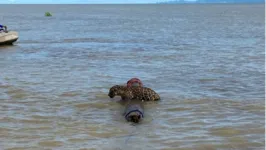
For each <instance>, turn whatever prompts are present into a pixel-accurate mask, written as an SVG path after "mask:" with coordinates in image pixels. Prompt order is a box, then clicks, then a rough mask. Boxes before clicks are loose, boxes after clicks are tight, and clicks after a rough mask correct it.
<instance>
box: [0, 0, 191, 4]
mask: <svg viewBox="0 0 266 150" xmlns="http://www.w3.org/2000/svg"><path fill="white" fill-rule="evenodd" d="M165 1H168V0H0V4H42V3H43V4H130V3H131V4H132V3H140V4H143V3H157V2H165ZM186 1H196V0H186Z"/></svg>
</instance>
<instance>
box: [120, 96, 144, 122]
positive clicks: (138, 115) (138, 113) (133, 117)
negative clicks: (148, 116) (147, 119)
mask: <svg viewBox="0 0 266 150" xmlns="http://www.w3.org/2000/svg"><path fill="white" fill-rule="evenodd" d="M128 101H129V102H128V104H127V105H126V108H125V114H124V115H125V119H126V120H127V121H129V122H134V123H139V122H140V121H141V120H142V118H143V117H144V109H143V104H142V103H143V102H141V101H139V100H128Z"/></svg>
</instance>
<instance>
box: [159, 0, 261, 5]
mask: <svg viewBox="0 0 266 150" xmlns="http://www.w3.org/2000/svg"><path fill="white" fill-rule="evenodd" d="M162 3H167V4H176V3H265V1H264V0H196V1H186V0H172V1H166V2H162Z"/></svg>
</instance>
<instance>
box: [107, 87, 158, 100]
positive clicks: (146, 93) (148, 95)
mask: <svg viewBox="0 0 266 150" xmlns="http://www.w3.org/2000/svg"><path fill="white" fill-rule="evenodd" d="M108 96H109V97H110V98H113V97H115V96H121V98H122V99H138V100H143V101H157V100H160V96H159V95H158V94H157V93H156V92H155V91H153V90H152V89H150V88H147V87H139V86H138V87H136V86H132V87H126V86H121V85H115V86H113V87H112V88H110V90H109V94H108Z"/></svg>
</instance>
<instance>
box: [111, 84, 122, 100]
mask: <svg viewBox="0 0 266 150" xmlns="http://www.w3.org/2000/svg"><path fill="white" fill-rule="evenodd" d="M124 92H125V87H124V86H121V85H115V86H113V87H111V88H110V90H109V94H108V96H109V97H110V98H114V97H115V96H117V95H119V96H123V95H124Z"/></svg>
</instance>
